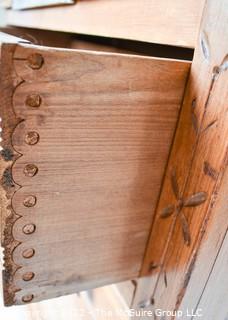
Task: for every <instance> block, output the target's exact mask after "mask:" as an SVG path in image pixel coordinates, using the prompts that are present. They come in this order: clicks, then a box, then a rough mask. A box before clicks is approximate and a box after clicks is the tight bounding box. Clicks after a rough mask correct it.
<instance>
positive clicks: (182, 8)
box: [7, 0, 204, 48]
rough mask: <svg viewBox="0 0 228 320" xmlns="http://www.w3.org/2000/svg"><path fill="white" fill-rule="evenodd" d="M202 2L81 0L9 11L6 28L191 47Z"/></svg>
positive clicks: (190, 0) (197, 25)
mask: <svg viewBox="0 0 228 320" xmlns="http://www.w3.org/2000/svg"><path fill="white" fill-rule="evenodd" d="M203 5H204V0H187V1H182V0H175V1H173V0H168V1H167V0H161V1H159V2H158V1H155V0H153V1H152V0H141V1H140V5H139V1H138V0H93V1H90V0H82V1H77V3H76V4H75V5H73V6H68V7H56V8H45V9H36V10H27V11H13V10H10V11H8V14H7V16H8V17H7V21H8V22H7V23H8V24H9V25H15V26H23V27H30V28H38V29H48V30H57V31H67V32H73V33H82V34H90V35H98V36H106V37H113V38H123V39H131V40H141V41H147V42H154V43H161V44H169V45H176V46H184V47H191V48H194V47H195V44H196V37H197V32H198V29H199V22H200V18H201V14H202V8H203Z"/></svg>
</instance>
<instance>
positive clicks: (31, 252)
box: [22, 248, 35, 259]
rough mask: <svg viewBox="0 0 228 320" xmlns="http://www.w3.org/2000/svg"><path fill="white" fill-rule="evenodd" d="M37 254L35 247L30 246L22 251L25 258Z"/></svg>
mask: <svg viewBox="0 0 228 320" xmlns="http://www.w3.org/2000/svg"><path fill="white" fill-rule="evenodd" d="M34 254H35V250H34V249H33V248H29V249H25V250H24V251H23V252H22V256H23V258H25V259H30V258H32V257H33V256H34Z"/></svg>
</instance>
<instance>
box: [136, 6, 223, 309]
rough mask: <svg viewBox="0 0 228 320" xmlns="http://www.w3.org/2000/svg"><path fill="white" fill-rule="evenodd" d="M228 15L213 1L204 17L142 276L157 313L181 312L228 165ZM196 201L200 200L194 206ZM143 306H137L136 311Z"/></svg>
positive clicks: (148, 298) (150, 300)
mask: <svg viewBox="0 0 228 320" xmlns="http://www.w3.org/2000/svg"><path fill="white" fill-rule="evenodd" d="M226 9H227V1H219V2H216V3H215V2H213V1H208V3H207V6H206V9H205V12H204V17H203V21H202V26H201V31H200V34H199V40H198V46H197V48H196V52H195V56H194V60H193V64H192V68H191V73H190V77H189V82H188V86H187V90H186V94H185V99H184V103H183V107H182V112H181V116H180V120H179V125H178V128H177V133H176V137H175V140H174V145H173V148H172V152H171V156H170V159H169V164H168V167H167V171H166V177H165V180H164V185H163V189H162V192H161V197H160V200H159V204H158V208H157V214H156V217H155V220H154V223H153V228H152V234H151V238H150V241H149V245H148V248H147V254H146V256H145V261H144V267H143V268H142V275H150V274H151V278H150V279H151V280H150V281H151V284H152V288H151V291H150V292H148V291H147V292H145V291H144V294H143V295H141V296H140V298H141V299H143V300H145V301H146V302H148V301H149V304H150V303H151V302H153V304H154V305H153V306H151V308H161V309H163V310H175V309H178V308H179V306H180V303H181V300H182V298H183V296H184V294H185V292H186V290H187V287H188V282H189V279H190V277H191V273H192V270H193V268H194V265H195V261H196V259H197V250H198V248H199V246H200V245H201V240H202V236H203V234H204V231H205V228H206V226H207V221H208V219H209V217H210V215H211V213H212V208H213V206H214V205H215V201H216V198H217V194H218V192H219V190H220V184H221V180H222V177H223V174H224V170H225V167H226V165H227V160H226V157H227V142H228V140H227V137H228V126H227V123H228V121H227V98H228V97H227V92H228V90H227V83H228V82H227V80H228V79H227V71H226V70H227V51H228V50H227V49H228V47H227V41H226V40H225V39H227V30H228V29H227V10H226ZM218 35H220V36H218ZM193 195H195V200H194V201H192V205H188V204H187V202H191V201H190V200H193V197H192V196H193ZM191 197H192V198H191ZM187 199H188V201H187ZM172 205H175V212H174V214H172V213H173V207H172ZM171 214H172V215H171ZM161 215H163V218H164V219H162V217H161ZM184 215H185V216H184ZM161 234H162V235H163V236H162V237H160V235H161ZM158 237H160V238H159V239H160V241H156V239H158ZM211 259H212V260H213V257H211ZM139 286H140V281H139V284H138V288H139ZM141 292H143V289H142V288H141ZM136 297H137V293H136ZM138 298H139V297H138ZM139 302H140V301H139V300H138V301H137V300H136V299H135V301H134V303H135V305H137V304H138V303H139Z"/></svg>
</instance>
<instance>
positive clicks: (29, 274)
mask: <svg viewBox="0 0 228 320" xmlns="http://www.w3.org/2000/svg"><path fill="white" fill-rule="evenodd" d="M34 276H35V273H34V272H30V271H29V272H26V273H24V274H23V276H22V279H23V280H24V281H30V280H32V279H33V278H34Z"/></svg>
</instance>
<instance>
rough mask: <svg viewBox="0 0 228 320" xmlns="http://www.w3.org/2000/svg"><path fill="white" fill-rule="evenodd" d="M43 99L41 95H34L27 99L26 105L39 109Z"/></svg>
mask: <svg viewBox="0 0 228 320" xmlns="http://www.w3.org/2000/svg"><path fill="white" fill-rule="evenodd" d="M41 102H42V99H41V97H40V95H39V94H36V93H33V94H29V95H28V96H27V97H26V100H25V104H26V105H27V106H28V107H32V108H38V107H39V106H40V105H41Z"/></svg>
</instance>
